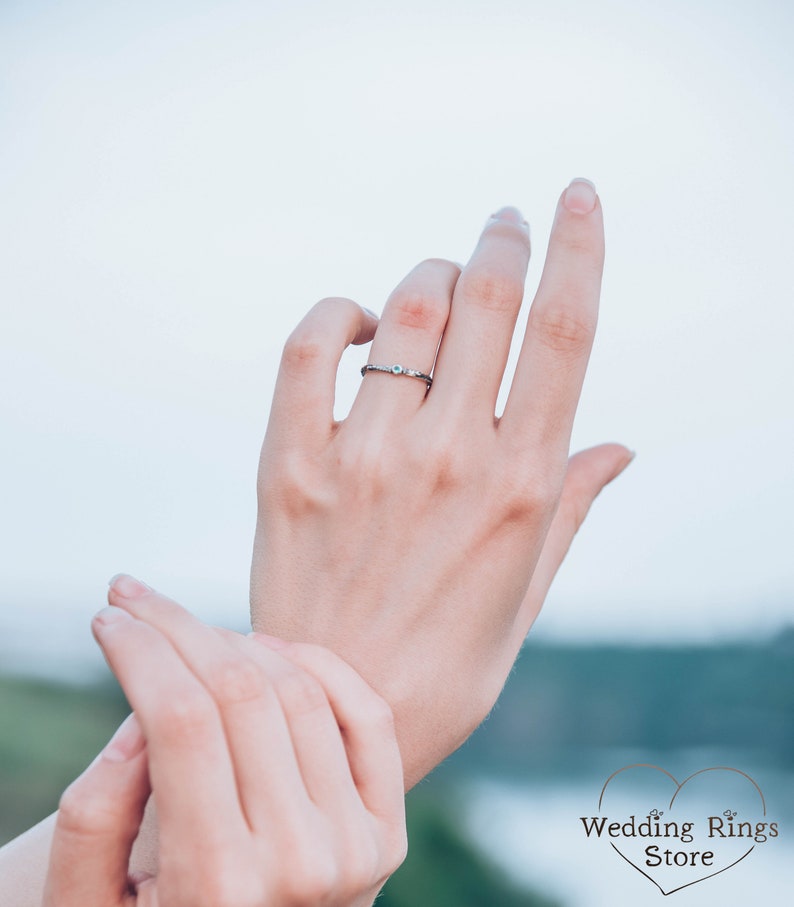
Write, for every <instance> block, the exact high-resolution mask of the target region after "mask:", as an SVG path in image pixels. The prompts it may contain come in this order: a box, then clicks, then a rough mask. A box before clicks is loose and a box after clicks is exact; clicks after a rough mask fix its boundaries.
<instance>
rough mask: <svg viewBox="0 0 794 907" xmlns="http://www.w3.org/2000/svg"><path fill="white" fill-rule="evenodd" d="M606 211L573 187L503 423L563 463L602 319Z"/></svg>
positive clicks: (555, 230) (586, 187)
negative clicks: (599, 304)
mask: <svg viewBox="0 0 794 907" xmlns="http://www.w3.org/2000/svg"><path fill="white" fill-rule="evenodd" d="M603 266H604V227H603V220H602V216H601V205H600V202H599V200H598V196H597V195H596V194H595V189H593V187H592V184H591V183H589V182H587V181H585V180H574V181H573V182H572V183H571V185H570V186H569V187H568V189H566V191H565V192H564V193H563V194H562V196H561V198H560V202H559V205H558V207H557V215H556V218H555V221H554V226H553V227H552V231H551V238H550V240H549V249H548V253H547V255H546V263H545V265H544V267H543V274H542V276H541V280H540V286H539V287H538V292H537V294H536V295H535V299H534V302H533V303H532V307H531V309H530V311H529V319H528V322H527V329H526V334H525V336H524V342H523V345H522V348H521V353H520V355H519V358H518V363H517V366H516V372H515V376H514V378H513V385H512V388H511V389H510V394H509V396H508V399H507V404H506V406H505V411H504V415H503V417H502V420H501V422H500V424H499V428H500V431H502V432H505V433H508V434H510V435H512V437H513V438H514V439H515V440H516V441H517V442H518V443H519V445H520V447H521V448H522V449H524V450H526V449H527V447H528V446H529V445H530V444H531V445H532V450H533V451H535V452H540V453H541V454H542V456H543V458H544V461H545V462H547V463H548V462H553V463H564V462H565V458H566V457H567V455H568V446H569V444H570V436H571V428H572V426H573V418H574V415H575V413H576V406H577V404H578V402H579V394H580V393H581V389H582V382H583V381H584V375H585V370H586V369H587V361H588V358H589V356H590V349H591V347H592V343H593V336H594V334H595V328H596V321H597V319H598V297H599V293H600V290H601V273H602V270H603Z"/></svg>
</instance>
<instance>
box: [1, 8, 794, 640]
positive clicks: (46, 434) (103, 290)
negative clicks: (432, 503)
mask: <svg viewBox="0 0 794 907" xmlns="http://www.w3.org/2000/svg"><path fill="white" fill-rule="evenodd" d="M793 9H794V8H792V6H791V4H790V3H787V2H784V0H780V2H769V0H764V2H752V3H751V2H727V3H726V2H721V3H717V2H708V3H698V4H692V3H691V0H690V2H683V0H672V2H668V3H665V4H659V3H658V2H648V0H631V2H630V0H623V2H622V0H607V2H600V3H591V2H584V0H564V2H556V0H555V2H551V0H547V2H544V3H541V2H534V0H524V2H517V0H511V2H503V3H499V4H493V3H485V2H471V0H468V2H466V0H464V2H456V3H451V2H438V3H433V2H418V0H409V2H407V3H401V4H399V5H398V4H394V3H389V4H386V3H373V2H361V3H352V2H346V3H335V4H325V3H319V2H313V3H295V4H291V5H289V6H287V5H286V4H277V3H272V2H271V3H262V2H259V3H255V2H237V0H231V2H230V0H225V2H219V0H215V2H210V0H205V2H190V3H188V2H184V3H182V2H180V3H176V2H173V3H167V2H165V3H156V4H155V3H151V4H146V3H144V4H125V5H123V6H122V5H119V4H107V3H101V2H86V0H74V2H69V3H66V4H63V3H60V4H56V3H54V2H29V0H24V2H23V0H7V2H4V3H3V4H2V6H0V85H1V86H2V87H1V88H0V130H1V132H0V137H1V138H2V140H1V141H0V250H1V251H0V298H1V299H2V322H1V323H0V379H1V380H2V384H3V388H4V392H3V394H2V399H0V419H1V420H2V432H3V441H2V446H0V475H2V505H1V506H2V517H1V518H0V551H1V552H2V561H1V563H0V590H1V592H0V595H1V597H0V634H2V635H5V636H8V637H9V638H11V637H12V636H13V634H14V633H16V637H14V638H15V639H19V638H20V634H22V635H23V636H24V635H26V634H33V633H36V632H39V633H40V632H41V630H45V632H44V634H43V636H44V637H45V638H46V639H47V640H48V642H46V643H44V642H42V646H43V647H44V649H47V647H48V646H49V647H50V648H51V647H52V646H53V645H61V642H60V641H59V640H62V639H65V638H66V636H61V635H60V634H67V635H68V633H69V632H71V631H72V630H73V629H74V628H75V627H78V628H79V635H80V638H84V637H85V636H86V633H87V630H86V627H87V620H88V618H89V617H90V615H91V614H92V613H93V612H94V611H95V610H96V609H97V608H98V607H100V606H101V604H102V600H103V596H104V588H105V583H106V580H107V578H108V577H109V576H111V575H112V574H113V573H116V572H118V571H121V570H123V571H127V572H131V573H135V574H136V575H138V576H140V577H141V578H142V579H145V580H146V581H148V582H150V583H152V584H154V585H156V586H157V587H159V588H161V589H162V590H163V591H166V592H168V593H169V594H171V595H173V596H174V597H177V598H179V599H180V600H182V601H183V602H184V603H185V604H186V605H188V606H191V607H193V608H195V609H197V610H198V611H199V612H200V613H202V614H204V615H206V616H208V617H214V618H216V619H219V620H225V621H227V622H229V623H236V624H238V625H242V624H243V622H244V620H245V616H246V613H247V581H248V567H249V561H250V549H251V539H252V533H253V526H254V518H255V502H254V483H255V471H256V463H257V458H258V451H259V446H260V443H261V438H262V434H263V431H264V427H265V423H266V417H267V412H268V408H269V402H270V396H271V393H272V386H273V379H274V375H275V370H276V366H277V361H278V356H279V352H280V348H281V345H282V343H283V341H284V339H285V337H286V336H287V334H288V333H289V331H290V330H291V328H292V327H293V326H294V324H296V323H297V321H298V320H299V319H300V318H301V317H302V315H303V314H304V313H305V311H306V310H308V308H309V307H310V306H311V305H312V304H313V303H314V302H315V301H316V300H318V299H320V298H321V297H323V296H327V295H344V296H349V297H352V298H353V299H356V300H357V301H359V302H361V303H362V304H363V305H366V306H368V307H370V308H373V309H375V310H376V311H380V310H381V308H382V306H383V302H384V300H385V298H386V296H387V295H388V293H389V292H390V290H391V289H392V287H393V286H394V285H395V284H396V283H397V282H398V281H399V279H400V278H401V277H402V276H403V275H404V274H405V273H406V272H407V271H408V270H410V268H412V267H413V266H414V265H415V264H416V263H417V262H418V261H420V260H421V259H423V258H426V257H429V256H444V257H448V258H453V259H456V260H463V261H465V260H466V259H467V258H468V256H469V254H470V252H471V250H472V247H473V244H474V243H475V241H476V238H477V235H478V233H479V230H480V228H481V226H482V224H483V222H484V221H485V219H486V218H487V217H488V215H489V214H490V213H491V212H492V211H493V210H494V209H495V208H497V207H499V206H500V205H504V204H515V205H518V206H519V207H520V208H521V209H522V210H523V212H524V214H525V216H526V217H527V218H528V219H529V221H530V223H531V228H532V235H533V243H534V249H535V253H534V260H533V263H532V265H531V266H530V275H529V279H528V283H527V289H528V292H527V300H528V301H529V299H531V295H532V292H533V290H534V287H535V285H536V282H537V279H538V275H539V270H540V265H541V263H542V260H543V254H544V251H545V245H546V241H547V237H548V230H549V226H550V222H551V217H552V214H553V211H554V205H555V201H556V198H557V196H558V195H559V193H560V191H561V189H562V188H563V187H564V186H565V185H566V184H567V183H568V181H569V180H570V179H571V178H572V177H574V176H586V177H589V178H590V179H592V180H594V181H595V183H596V184H597V186H598V189H599V193H600V196H601V199H602V204H603V207H604V211H605V218H606V225H607V270H606V275H605V281H604V291H603V296H602V315H601V321H600V326H599V334H598V337H597V340H596V347H595V350H594V353H593V358H592V364H591V368H590V372H589V375H588V380H587V385H586V389H585V392H584V396H583V399H582V404H581V407H580V411H579V416H578V420H577V425H576V430H575V434H574V448H579V447H583V446H588V445H590V444H594V443H598V442H600V441H607V440H615V441H621V442H624V443H626V444H627V445H628V446H630V447H632V448H634V449H636V450H637V452H638V455H637V460H636V462H635V463H634V464H632V466H631V467H630V470H629V471H628V472H627V473H626V474H625V475H624V476H623V477H622V478H621V480H620V481H619V482H618V483H616V484H615V485H614V486H611V487H610V488H609V489H608V490H607V491H605V492H604V494H603V495H602V497H601V498H600V499H599V500H598V502H597V504H596V506H595V508H594V509H593V511H592V513H591V515H590V518H589V519H588V524H587V526H586V528H585V529H583V530H582V532H581V534H580V537H579V538H578V539H577V541H576V543H575V547H574V550H573V551H572V553H571V556H570V559H569V561H568V562H567V563H566V565H565V567H564V568H563V571H562V572H561V574H560V576H559V577H558V581H557V583H556V585H555V588H554V589H553V591H552V594H551V596H550V598H549V601H548V607H547V610H546V611H545V612H544V615H543V616H542V618H541V619H540V621H539V623H538V632H539V633H544V634H546V635H555V636H558V637H565V638H576V639H595V638H617V639H626V638H632V639H634V638H636V639H642V640H646V641H650V640H654V639H670V638H676V639H680V638H683V639H703V638H714V637H736V636H745V635H747V634H750V635H754V634H758V633H766V632H772V631H773V630H774V629H775V628H776V627H778V626H781V625H782V624H784V623H785V622H787V621H788V620H790V619H791V617H792V603H793V602H794V558H792V556H791V543H792V522H793V521H792V516H791V513H792V509H794V477H793V476H792V467H791V462H792V454H794V424H793V423H792V416H791V411H792V402H791V401H792V397H793V396H794V366H792V355H791V348H792V342H793V341H794V331H793V330H792V328H794V314H792V309H793V308H794V307H793V306H792V302H793V301H794V300H793V298H792V297H794V292H793V291H794V279H793V278H792V265H791V260H792V259H791V244H792V234H793V232H794V231H793V230H792V225H793V224H794V219H793V218H792V211H793V210H794V176H793V175H792V166H793V165H792V161H793V160H794V155H793V154H792V152H794V63H793V62H792V59H793V58H792V54H791V46H792V38H794V12H793V11H792V10H793ZM365 357H366V350H365V349H360V348H358V349H356V350H355V351H354V352H353V353H351V354H350V355H348V356H347V357H346V359H345V360H344V363H343V369H342V373H341V376H340V381H339V412H340V414H342V413H343V412H344V409H345V407H346V406H347V405H348V404H349V402H350V401H351V400H352V397H353V395H354V393H355V390H356V388H357V386H358V381H359V380H360V379H359V377H358V371H357V369H358V366H359V365H360V364H361V363H363V362H364V361H366V358H365ZM17 626H21V627H22V628H23V629H22V630H19V629H17V630H11V629H10V628H12V627H17ZM50 627H55V628H57V632H56V631H55V630H53V629H49V628H50ZM75 632H78V631H76V630H75ZM9 633H10V634H11V636H9ZM53 637H55V639H54V640H53ZM44 649H43V651H44ZM0 657H1V655H0ZM47 657H48V656H47Z"/></svg>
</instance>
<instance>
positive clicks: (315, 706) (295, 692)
mask: <svg viewBox="0 0 794 907" xmlns="http://www.w3.org/2000/svg"><path fill="white" fill-rule="evenodd" d="M277 690H278V696H279V699H280V700H281V702H282V703H283V705H284V707H285V708H286V709H288V710H289V711H290V712H292V713H294V714H298V715H306V714H313V713H316V712H318V711H320V710H321V709H327V708H329V705H328V697H327V696H326V695H325V690H324V689H323V687H322V685H321V684H320V683H319V681H317V680H315V679H314V677H312V676H311V675H310V674H307V673H306V672H305V671H301V670H298V669H297V668H296V669H294V670H290V671H287V672H285V673H284V674H283V675H282V676H281V677H280V678H279V679H278V681H277Z"/></svg>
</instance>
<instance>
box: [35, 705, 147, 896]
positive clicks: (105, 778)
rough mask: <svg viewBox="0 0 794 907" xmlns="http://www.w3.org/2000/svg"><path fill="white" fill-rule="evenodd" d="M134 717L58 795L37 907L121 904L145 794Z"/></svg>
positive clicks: (144, 771)
mask: <svg viewBox="0 0 794 907" xmlns="http://www.w3.org/2000/svg"><path fill="white" fill-rule="evenodd" d="M149 792H150V788H149V778H148V770H147V759H146V752H145V744H144V738H143V734H142V732H141V728H140V725H139V724H138V721H137V719H136V718H135V716H134V715H130V716H129V718H127V720H126V721H125V722H124V723H123V724H122V725H121V727H120V728H119V729H118V731H117V732H116V734H115V735H114V737H113V739H112V740H111V741H110V743H109V744H108V745H107V746H106V747H105V749H104V751H103V752H102V753H101V755H99V756H98V757H97V759H96V760H95V761H94V762H93V763H92V764H91V765H90V766H89V767H88V768H87V769H86V771H85V772H83V774H82V775H81V776H80V777H79V778H78V779H77V780H76V781H74V782H73V783H72V784H71V785H70V786H69V787H68V788H67V789H66V791H65V792H64V794H63V796H62V797H61V802H60V808H59V810H58V817H57V820H56V824H55V832H54V834H53V838H52V848H51V851H50V865H49V870H48V873H47V882H46V885H45V893H44V900H43V902H42V903H43V907H122V905H124V907H126V905H128V904H132V903H133V901H132V900H131V896H130V894H129V882H128V875H127V873H128V867H129V859H130V851H131V850H132V844H133V842H134V841H135V838H136V836H137V834H138V829H139V828H140V824H141V819H142V818H143V810H144V807H145V805H146V800H147V798H148V796H149Z"/></svg>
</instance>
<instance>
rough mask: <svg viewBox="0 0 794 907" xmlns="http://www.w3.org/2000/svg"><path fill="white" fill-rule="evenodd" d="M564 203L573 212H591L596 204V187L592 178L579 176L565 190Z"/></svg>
mask: <svg viewBox="0 0 794 907" xmlns="http://www.w3.org/2000/svg"><path fill="white" fill-rule="evenodd" d="M562 203H563V204H564V205H565V207H566V208H567V209H568V210H569V211H571V212H572V213H573V214H590V212H591V211H593V210H594V209H595V206H596V187H595V186H594V185H593V183H591V182H590V180H586V179H583V178H582V177H577V178H576V179H575V180H571V184H570V186H568V188H567V189H566V190H565V196H564V198H563V200H562Z"/></svg>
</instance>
